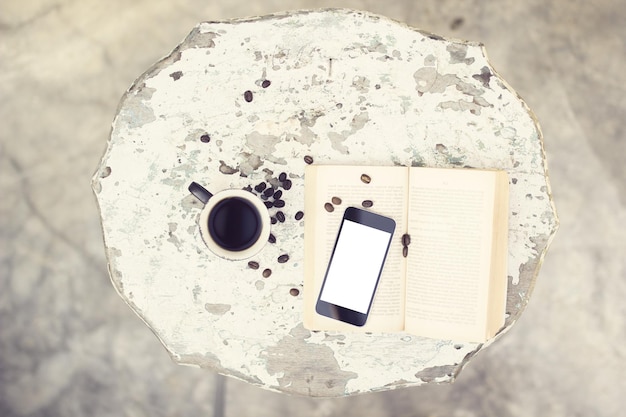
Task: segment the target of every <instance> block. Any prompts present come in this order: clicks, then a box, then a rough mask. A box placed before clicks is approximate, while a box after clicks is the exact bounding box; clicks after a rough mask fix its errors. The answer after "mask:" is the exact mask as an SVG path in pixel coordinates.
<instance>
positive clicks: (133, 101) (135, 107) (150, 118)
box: [118, 87, 156, 129]
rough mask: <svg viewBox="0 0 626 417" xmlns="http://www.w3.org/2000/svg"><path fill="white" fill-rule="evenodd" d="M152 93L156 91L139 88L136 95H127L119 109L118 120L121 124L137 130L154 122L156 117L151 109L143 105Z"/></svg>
mask: <svg viewBox="0 0 626 417" xmlns="http://www.w3.org/2000/svg"><path fill="white" fill-rule="evenodd" d="M154 91H156V90H155V89H153V88H147V87H144V88H141V87H139V89H138V90H137V92H136V94H132V93H129V94H128V95H127V96H126V100H125V101H124V103H123V106H122V107H121V108H120V112H119V116H118V118H119V119H120V120H121V121H122V122H126V123H127V124H128V127H129V128H130V129H137V128H139V127H142V126H143V125H146V124H148V123H150V122H154V121H155V120H156V116H155V115H154V112H153V111H152V108H151V107H149V106H147V105H146V104H145V101H147V100H149V99H150V97H151V96H152V93H154Z"/></svg>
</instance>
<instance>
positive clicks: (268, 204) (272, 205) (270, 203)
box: [263, 201, 274, 208]
mask: <svg viewBox="0 0 626 417" xmlns="http://www.w3.org/2000/svg"><path fill="white" fill-rule="evenodd" d="M263 204H265V207H267V208H272V207H274V203H273V202H271V201H264V202H263Z"/></svg>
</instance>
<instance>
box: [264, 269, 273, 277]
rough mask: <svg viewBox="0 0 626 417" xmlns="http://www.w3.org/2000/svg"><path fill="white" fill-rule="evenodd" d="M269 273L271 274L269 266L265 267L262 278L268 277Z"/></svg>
mask: <svg viewBox="0 0 626 417" xmlns="http://www.w3.org/2000/svg"><path fill="white" fill-rule="evenodd" d="M270 275H272V270H271V269H269V268H265V269H264V270H263V278H268V277H269V276H270Z"/></svg>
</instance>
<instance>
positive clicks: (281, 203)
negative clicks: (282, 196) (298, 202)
mask: <svg viewBox="0 0 626 417" xmlns="http://www.w3.org/2000/svg"><path fill="white" fill-rule="evenodd" d="M274 207H278V208H280V207H285V200H274Z"/></svg>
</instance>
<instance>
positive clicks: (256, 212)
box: [189, 182, 270, 259]
mask: <svg viewBox="0 0 626 417" xmlns="http://www.w3.org/2000/svg"><path fill="white" fill-rule="evenodd" d="M189 191H190V192H191V193H192V194H193V195H194V196H195V197H196V198H197V199H198V200H200V201H201V202H202V203H204V209H203V210H202V213H201V214H200V234H201V236H202V239H203V240H204V242H205V244H206V245H207V246H208V247H209V249H210V250H211V251H212V252H213V253H215V254H216V255H219V256H221V257H223V258H227V259H245V258H249V257H251V256H253V255H255V254H256V253H258V252H259V251H260V250H261V248H262V247H263V245H265V243H266V242H267V239H268V237H269V233H270V221H269V213H268V212H267V208H266V207H265V205H264V204H263V202H262V201H261V200H259V199H258V198H257V197H256V196H254V195H253V194H252V193H250V192H248V191H244V190H232V189H231V190H224V191H220V192H219V193H216V194H215V195H213V194H211V193H210V192H209V191H207V190H206V189H205V188H204V187H202V186H201V185H200V184H198V183H196V182H192V183H191V184H190V185H189Z"/></svg>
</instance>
